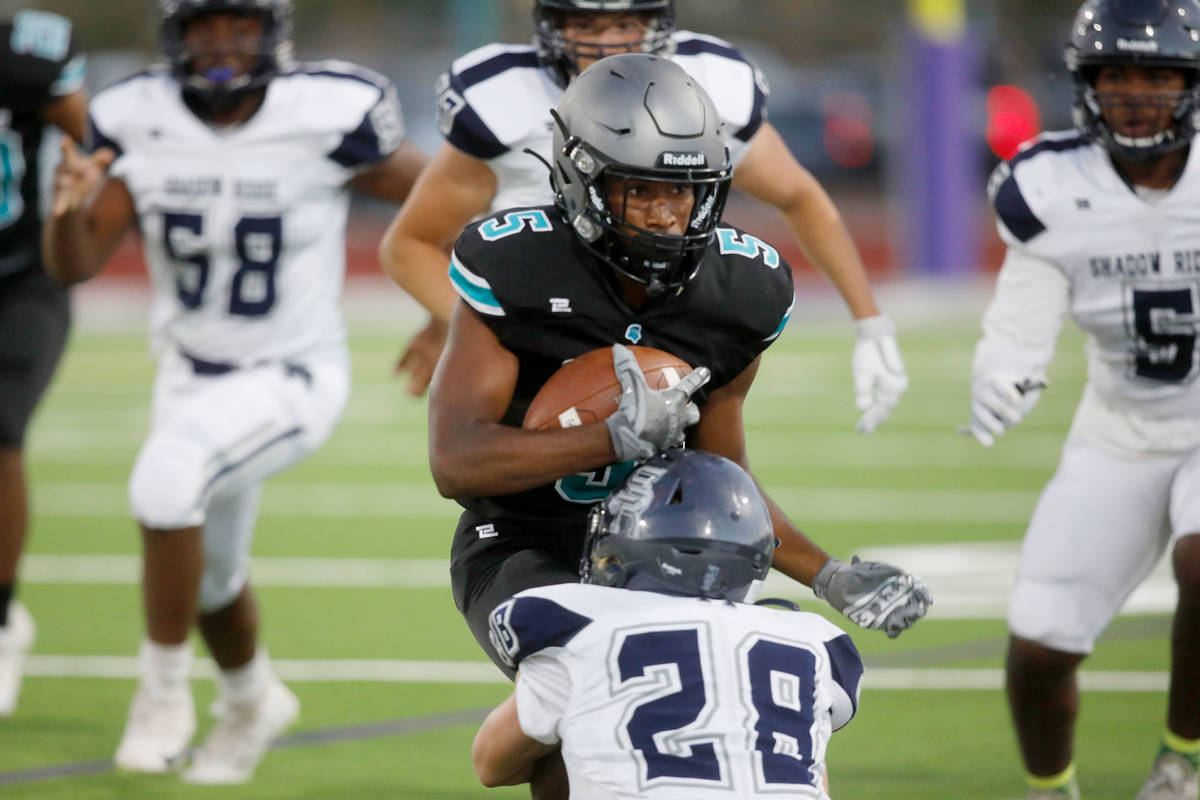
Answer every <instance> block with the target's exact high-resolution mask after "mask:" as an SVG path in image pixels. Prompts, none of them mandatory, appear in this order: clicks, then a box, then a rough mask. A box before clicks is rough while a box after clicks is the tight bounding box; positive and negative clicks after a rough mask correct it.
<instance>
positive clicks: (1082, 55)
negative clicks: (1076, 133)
mask: <svg viewBox="0 0 1200 800" xmlns="http://www.w3.org/2000/svg"><path fill="white" fill-rule="evenodd" d="M1064 60H1065V61H1066V64H1067V69H1068V70H1069V71H1070V73H1071V77H1072V79H1073V80H1074V82H1075V106H1074V109H1073V116H1074V121H1075V125H1076V127H1078V128H1079V130H1080V131H1081V132H1083V134H1084V135H1086V136H1088V137H1089V138H1092V139H1095V140H1096V141H1099V142H1101V143H1102V144H1103V145H1104V147H1105V148H1107V149H1108V151H1109V152H1111V153H1113V154H1114V155H1117V156H1120V157H1122V158H1125V159H1128V160H1130V161H1143V160H1145V159H1147V158H1151V157H1153V156H1156V155H1160V154H1162V153H1166V152H1169V151H1171V150H1175V149H1177V148H1180V147H1185V146H1187V145H1188V144H1189V143H1190V142H1191V140H1192V136H1193V135H1194V134H1195V133H1196V131H1197V128H1198V127H1200V102H1198V101H1200V81H1198V80H1197V79H1198V78H1200V0H1086V2H1084V4H1083V5H1082V6H1081V7H1080V9H1079V13H1078V14H1076V16H1075V22H1074V24H1073V27H1072V29H1071V41H1070V43H1069V44H1068V45H1067V47H1066V50H1065V52H1064ZM1106 65H1116V66H1125V65H1138V66H1145V67H1165V68H1170V69H1177V70H1180V71H1182V72H1183V73H1184V75H1185V76H1186V77H1187V81H1188V88H1187V89H1186V90H1185V91H1183V92H1180V93H1179V94H1178V95H1177V96H1176V97H1175V98H1173V102H1174V105H1175V110H1174V122H1173V124H1172V125H1170V126H1168V127H1167V128H1166V129H1165V130H1163V131H1160V132H1158V133H1156V134H1154V135H1153V136H1146V137H1139V138H1133V137H1129V136H1123V135H1121V134H1119V133H1117V132H1116V131H1114V130H1112V129H1111V128H1109V126H1108V125H1107V124H1106V123H1105V122H1104V117H1103V115H1102V114H1101V105H1100V98H1099V97H1098V95H1097V92H1096V89H1095V85H1094V81H1095V77H1096V72H1097V71H1098V70H1099V68H1100V67H1102V66H1106Z"/></svg>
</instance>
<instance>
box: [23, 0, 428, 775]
mask: <svg viewBox="0 0 1200 800" xmlns="http://www.w3.org/2000/svg"><path fill="white" fill-rule="evenodd" d="M160 17H161V24H162V37H163V42H164V48H165V51H166V56H167V61H168V63H167V64H166V65H165V66H163V67H160V68H153V69H151V70H149V71H146V72H143V73H140V74H138V75H135V76H133V77H132V78H129V79H127V80H125V81H123V82H121V83H118V84H117V85H115V86H113V87H110V88H109V89H107V90H105V91H104V92H102V93H100V94H99V95H98V96H97V97H96V99H95V101H94V102H93V104H92V107H91V123H92V126H91V127H92V136H93V139H94V144H95V145H96V146H98V147H99V149H98V150H97V151H96V152H95V154H94V155H92V156H90V157H85V156H82V155H80V154H79V153H78V152H76V150H75V148H74V146H73V145H71V144H70V143H68V144H67V145H66V146H65V147H64V151H65V159H64V162H63V164H62V165H61V167H60V168H59V170H58V172H57V175H56V177H55V182H56V193H55V200H54V207H53V213H52V219H51V220H50V221H49V223H48V224H47V228H46V236H45V245H46V260H47V266H48V268H49V269H50V271H51V273H52V274H53V275H54V277H56V278H57V279H58V280H59V281H60V282H61V283H75V282H78V281H82V280H86V279H88V278H90V277H91V276H93V275H95V274H96V273H97V272H99V271H100V269H101V268H102V267H103V266H104V264H105V262H106V261H108V259H109V258H110V257H111V255H112V253H113V251H114V250H115V248H116V247H117V244H118V243H119V242H120V240H121V238H122V236H124V235H125V233H126V232H128V231H130V230H132V229H134V228H135V227H136V228H137V229H138V230H139V231H140V233H141V236H142V245H143V248H144V251H145V254H146V260H147V264H148V267H149V270H150V274H151V278H152V282H153V286H154V300H153V306H152V310H151V331H152V338H153V343H154V349H155V352H156V354H157V356H158V358H159V370H158V377H157V380H156V383H155V387H154V401H153V419H152V425H151V430H150V434H149V437H148V438H147V439H146V441H145V443H144V444H143V446H142V449H141V451H140V453H139V454H138V458H137V462H136V464H135V465H134V469H133V474H132V476H131V479H130V486H129V495H130V503H131V507H132V511H133V515H134V517H135V519H136V520H137V521H138V523H139V524H140V526H141V530H142V538H143V548H144V572H143V575H144V578H143V590H144V604H145V614H146V628H147V635H146V638H145V639H144V641H143V643H142V646H141V653H140V661H141V680H140V682H139V684H138V688H137V692H136V694H135V695H134V698H133V703H132V707H131V709H130V712H129V719H128V722H127V724H126V728H125V733H124V736H123V737H122V739H121V743H120V745H119V747H118V749H117V753H116V763H117V766H118V767H120V768H122V769H125V770H130V771H135V772H146V773H160V772H167V771H169V770H172V769H173V768H175V767H176V766H178V765H179V763H180V760H181V759H182V758H183V757H184V755H185V753H186V752H187V749H188V745H189V742H190V741H191V738H192V734H193V732H194V729H195V711H194V708H193V702H192V695H191V690H190V688H189V683H188V673H189V667H190V664H191V651H190V646H189V644H188V635H189V633H190V631H191V628H192V626H193V624H196V625H197V627H198V628H199V631H200V634H201V636H202V637H203V639H204V641H205V643H206V644H207V646H208V649H209V651H210V652H211V654H212V656H213V659H214V660H215V661H216V663H217V665H218V666H219V667H220V675H219V702H218V704H217V708H218V710H219V712H220V720H219V722H218V723H217V725H216V727H215V728H214V729H213V731H212V733H211V735H210V736H209V738H208V739H207V741H206V742H205V744H204V745H203V746H202V747H200V748H199V749H198V750H197V751H196V753H195V754H194V756H193V759H192V762H191V765H190V766H189V767H188V768H187V770H185V771H184V773H183V778H184V780H186V781H189V782H196V783H240V782H243V781H245V780H247V779H249V778H250V777H251V775H252V774H253V772H254V769H255V768H256V766H257V764H258V762H259V760H260V759H261V758H262V756H263V754H264V753H265V752H266V750H267V748H268V746H269V744H270V742H271V741H272V740H273V739H274V738H275V737H276V736H277V735H278V734H279V733H280V732H281V731H282V730H283V729H284V728H285V727H287V725H288V724H289V723H291V721H292V720H293V719H294V718H295V717H296V715H297V713H298V709H299V703H298V701H297V700H296V698H295V696H294V695H293V694H292V693H291V692H290V691H289V690H288V689H287V688H286V687H285V686H284V685H283V684H282V683H281V682H280V681H279V679H278V678H276V677H275V675H274V674H273V672H272V670H271V667H270V665H269V662H268V660H267V655H266V652H265V650H264V649H263V648H262V647H261V646H259V644H258V643H257V630H258V612H257V609H256V605H255V600H254V595H253V593H252V591H251V589H250V585H249V583H248V581H247V568H248V562H249V548H250V540H251V536H252V532H253V527H254V521H255V517H256V513H257V503H258V498H259V488H260V485H261V483H262V481H263V480H264V479H265V478H266V477H268V476H269V475H271V474H273V473H275V472H278V471H279V470H281V469H283V468H285V467H287V466H290V465H291V464H294V463H296V462H297V461H299V460H300V459H301V458H303V457H304V456H305V455H306V454H308V453H310V452H312V451H313V450H314V449H315V448H316V447H318V446H319V445H320V444H321V443H322V442H323V441H324V440H325V439H326V438H327V437H328V436H329V434H330V432H331V431H332V429H333V426H334V425H335V423H336V422H337V419H338V417H339V416H340V414H341V411H342V408H343V406H344V404H345V401H346V396H347V393H348V390H349V363H348V362H349V358H348V352H347V347H346V335H345V331H344V327H343V322H342V318H341V314H340V311H339V296H340V292H341V285H342V279H343V273H344V271H345V224H346V216H347V209H348V204H349V195H348V192H347V189H356V190H362V191H365V192H368V193H370V194H373V195H376V196H379V197H382V198H384V199H389V200H392V201H394V202H400V201H402V200H403V199H404V197H405V196H406V195H407V193H408V190H409V189H410V188H411V186H412V183H413V181H414V180H415V176H416V174H417V172H419V170H420V168H421V166H422V165H423V161H424V159H423V157H422V156H421V154H420V152H419V151H417V150H416V149H415V148H414V147H412V146H411V145H410V144H407V143H405V142H404V140H403V136H404V130H403V124H402V120H401V116H400V112H399V107H398V105H397V103H396V98H395V94H394V92H393V90H392V88H391V87H390V85H389V84H388V82H387V81H386V80H385V79H383V78H382V77H380V76H378V75H375V74H373V73H371V72H369V71H367V70H363V69H361V68H359V67H356V66H354V65H352V64H348V63H344V62H337V61H327V62H320V63H310V64H306V63H297V62H295V61H293V60H292V56H291V19H292V8H291V2H290V0H162V2H161V3H160ZM106 166H107V167H108V169H107V174H106V171H105V168H106Z"/></svg>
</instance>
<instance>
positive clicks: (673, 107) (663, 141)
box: [550, 53, 733, 298]
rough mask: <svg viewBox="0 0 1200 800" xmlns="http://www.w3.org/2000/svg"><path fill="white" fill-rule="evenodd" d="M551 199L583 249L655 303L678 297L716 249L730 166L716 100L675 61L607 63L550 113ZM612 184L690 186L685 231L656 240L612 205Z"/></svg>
mask: <svg viewBox="0 0 1200 800" xmlns="http://www.w3.org/2000/svg"><path fill="white" fill-rule="evenodd" d="M554 118H555V122H556V124H555V129H554V144H553V156H554V163H553V166H552V168H551V176H550V182H551V185H552V186H553V187H554V194H555V202H556V204H557V205H558V207H559V208H560V210H561V211H562V212H563V214H564V216H565V217H566V219H567V221H568V222H569V223H570V224H571V225H572V227H573V228H574V230H575V233H576V234H577V235H578V236H579V238H580V239H581V240H582V241H583V243H584V244H585V245H586V246H587V247H588V248H589V249H590V250H591V251H592V252H593V253H595V254H596V255H597V256H598V257H599V258H600V259H601V260H603V261H604V262H606V263H607V264H609V265H610V266H612V267H613V268H614V269H616V270H618V271H619V272H621V273H623V274H625V275H627V276H629V277H630V278H632V279H633V280H635V281H638V282H639V283H644V284H646V286H647V288H648V290H649V293H650V296H651V297H652V298H661V297H667V296H671V295H673V294H676V293H678V292H679V291H680V290H681V289H682V288H683V286H684V284H686V283H687V281H689V280H691V278H692V276H694V275H695V274H696V270H697V269H699V266H700V258H701V257H702V256H703V255H704V251H705V250H706V249H707V248H708V246H709V245H710V244H711V243H712V240H713V237H714V236H715V231H716V229H717V224H718V223H719V222H720V219H721V213H722V211H724V208H725V199H726V196H727V195H728V194H729V182H730V177H731V175H732V173H733V165H732V162H731V161H730V159H729V150H728V148H726V146H725V140H724V139H723V138H722V135H721V118H720V116H719V115H718V114H717V108H716V106H715V105H713V101H712V100H711V99H710V98H709V96H708V95H707V94H706V93H705V91H704V90H703V89H702V88H700V85H699V84H698V83H696V82H695V81H694V80H693V79H692V77H691V76H690V75H688V74H687V72H685V71H684V70H683V68H682V67H680V66H679V65H678V64H676V63H674V62H673V61H670V60H669V59H665V58H660V57H658V56H652V55H646V54H643V53H625V54H622V55H615V56H609V57H608V58H605V59H604V60H603V61H599V62H597V63H595V64H593V65H592V66H590V67H588V68H587V69H586V70H584V71H583V73H582V74H581V75H580V76H579V77H578V78H576V79H575V80H574V81H572V82H571V84H570V86H568V87H567V89H566V91H565V92H564V93H563V97H562V100H561V101H560V102H559V105H558V108H557V109H556V111H555V114H554ZM609 178H617V179H624V180H650V181H664V182H668V183H686V184H689V185H690V186H691V187H692V189H693V192H694V195H695V197H694V202H693V204H692V212H691V218H690V219H689V220H688V224H687V228H686V229H685V231H684V232H683V233H682V234H679V235H673V234H666V233H656V232H654V231H651V230H647V229H645V228H640V227H637V226H634V225H631V224H629V223H628V222H626V220H625V218H624V210H623V208H609V207H608V206H609V203H608V199H607V197H606V192H605V189H606V182H607V180H608V179H609Z"/></svg>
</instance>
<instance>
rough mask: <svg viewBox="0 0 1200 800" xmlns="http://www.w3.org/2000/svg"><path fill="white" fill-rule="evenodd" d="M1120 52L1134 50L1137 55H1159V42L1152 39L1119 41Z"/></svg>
mask: <svg viewBox="0 0 1200 800" xmlns="http://www.w3.org/2000/svg"><path fill="white" fill-rule="evenodd" d="M1117 49H1118V50H1132V51H1134V52H1135V53H1157V52H1158V42H1156V41H1154V40H1152V39H1121V38H1118V39H1117Z"/></svg>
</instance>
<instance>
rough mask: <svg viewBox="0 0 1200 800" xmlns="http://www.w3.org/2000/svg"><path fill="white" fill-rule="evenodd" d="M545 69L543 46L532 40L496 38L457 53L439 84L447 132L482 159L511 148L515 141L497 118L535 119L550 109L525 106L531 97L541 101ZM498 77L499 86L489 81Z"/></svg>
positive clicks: (442, 119) (455, 142)
mask: <svg viewBox="0 0 1200 800" xmlns="http://www.w3.org/2000/svg"><path fill="white" fill-rule="evenodd" d="M540 70H541V63H540V62H539V61H538V57H537V51H536V50H534V48H532V47H530V46H528V45H525V46H512V45H498V44H493V45H488V46H487V47H481V48H479V49H478V50H474V51H472V52H470V53H468V54H467V55H465V56H463V57H461V58H459V59H456V60H455V61H454V63H453V65H451V68H450V71H449V72H447V73H445V74H444V75H442V76H441V78H439V79H438V84H437V104H438V108H437V111H438V129H439V130H440V131H441V133H442V136H444V137H446V140H447V141H449V142H450V144H452V145H454V146H455V147H456V148H458V149H459V150H461V151H463V152H464V153H466V154H467V155H469V156H473V157H475V158H478V159H481V160H487V159H492V158H496V157H498V156H501V155H503V154H504V153H506V152H508V150H509V149H510V147H509V145H510V144H511V142H510V141H508V140H507V139H508V138H509V137H506V136H505V135H503V134H501V133H499V132H498V131H497V123H502V122H503V123H504V124H502V125H501V126H500V127H502V128H503V127H505V126H506V125H507V126H509V127H511V125H512V120H514V119H518V118H520V119H528V120H530V121H531V122H532V121H533V120H535V119H537V118H538V117H539V115H540V114H542V113H544V109H542V108H540V107H539V108H528V109H527V108H523V107H522V106H524V105H528V104H529V103H530V101H531V100H533V101H537V102H538V103H539V105H540V101H541V98H540V97H539V95H538V89H539V84H538V82H539V81H540V80H541V78H540ZM493 79H498V80H497V81H496V85H495V88H494V91H493V90H492V89H491V88H489V87H484V86H483V84H485V83H487V82H489V81H492V80H493ZM468 95H470V96H469V97H468ZM526 95H529V97H528V98H527V97H526Z"/></svg>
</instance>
